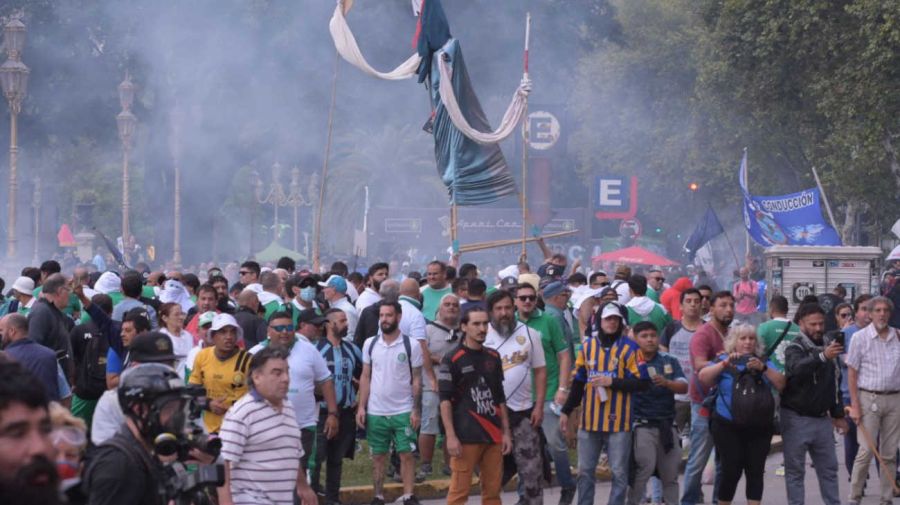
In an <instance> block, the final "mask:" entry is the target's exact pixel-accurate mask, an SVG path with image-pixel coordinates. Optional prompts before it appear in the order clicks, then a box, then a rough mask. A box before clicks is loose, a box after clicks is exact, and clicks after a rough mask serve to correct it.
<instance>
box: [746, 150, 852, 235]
mask: <svg viewBox="0 0 900 505" xmlns="http://www.w3.org/2000/svg"><path fill="white" fill-rule="evenodd" d="M746 171H747V153H746V151H745V152H744V157H743V159H742V160H741V170H740V181H741V191H742V192H743V195H744V204H743V214H744V225H745V226H746V227H747V232H748V233H749V234H750V237H752V238H753V240H755V241H756V243H757V244H759V245H761V246H764V247H768V246H772V245H778V244H781V245H841V237H840V236H839V235H838V233H837V231H835V229H834V228H833V227H831V225H829V224H828V223H827V222H826V221H825V219H824V218H823V217H822V207H821V203H820V200H819V190H818V189H817V188H811V189H805V190H803V191H799V192H797V193H791V194H788V195H780V196H753V195H751V194H750V192H749V191H748V190H747V188H746V186H745V185H744V180H746V178H745V176H744V174H745V173H746Z"/></svg>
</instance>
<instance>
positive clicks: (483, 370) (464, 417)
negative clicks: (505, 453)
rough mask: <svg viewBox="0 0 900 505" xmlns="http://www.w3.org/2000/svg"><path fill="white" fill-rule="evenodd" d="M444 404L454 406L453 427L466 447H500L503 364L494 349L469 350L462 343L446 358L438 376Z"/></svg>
mask: <svg viewBox="0 0 900 505" xmlns="http://www.w3.org/2000/svg"><path fill="white" fill-rule="evenodd" d="M438 391H439V392H440V396H441V401H444V400H448V401H450V402H451V403H452V404H453V427H454V428H455V430H456V436H457V438H459V441H460V442H461V443H464V444H484V443H488V444H499V443H500V442H502V441H503V429H502V425H501V422H500V407H499V406H500V405H502V404H504V403H506V396H505V395H504V393H503V364H502V363H501V361H500V355H499V354H497V352H496V351H494V350H493V349H488V348H486V347H485V348H482V349H481V350H479V351H476V350H473V349H470V348H468V347H466V346H465V344H463V343H460V344H459V345H458V346H456V348H454V349H453V350H451V351H449V352H447V353H446V354H444V359H443V360H441V367H440V370H439V373H438Z"/></svg>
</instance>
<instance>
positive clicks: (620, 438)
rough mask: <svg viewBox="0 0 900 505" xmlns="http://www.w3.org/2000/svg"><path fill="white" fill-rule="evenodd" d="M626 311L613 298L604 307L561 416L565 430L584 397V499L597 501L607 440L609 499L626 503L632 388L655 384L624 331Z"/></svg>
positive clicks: (614, 504)
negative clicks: (642, 375) (596, 489)
mask: <svg viewBox="0 0 900 505" xmlns="http://www.w3.org/2000/svg"><path fill="white" fill-rule="evenodd" d="M623 311H624V309H623V307H622V306H621V305H620V304H619V303H618V302H613V301H610V302H607V303H605V304H603V305H602V306H601V307H600V310H599V311H598V315H599V317H597V318H596V323H595V325H596V331H595V332H594V331H592V332H591V335H590V336H589V337H588V338H586V339H585V341H584V344H582V347H581V352H579V354H578V359H577V360H576V362H575V375H574V377H573V380H572V391H571V393H570V394H569V397H568V399H567V400H566V404H565V405H564V406H563V407H562V414H561V415H560V416H559V428H560V431H562V432H563V433H566V432H567V431H568V429H569V425H568V423H569V415H570V414H571V413H572V411H573V410H575V408H577V407H578V406H579V405H581V404H582V398H583V399H584V408H583V409H582V413H581V421H580V423H579V429H578V477H577V486H578V505H590V504H592V503H594V484H595V481H596V470H597V463H598V461H599V459H600V451H601V449H602V448H603V446H604V445H605V446H606V447H607V453H608V456H609V466H610V469H611V470H612V474H613V479H612V480H613V484H612V489H610V492H609V503H610V504H611V505H624V503H625V493H626V491H627V490H628V471H629V466H630V461H631V451H632V447H631V408H632V407H631V406H632V394H633V393H634V392H636V391H642V390H646V389H647V388H649V386H650V384H649V382H647V381H641V380H640V372H639V370H638V365H637V356H638V346H637V344H636V343H635V342H634V341H633V340H631V339H629V338H628V337H627V336H625V334H624V332H625V320H624V316H623V315H622V313H623Z"/></svg>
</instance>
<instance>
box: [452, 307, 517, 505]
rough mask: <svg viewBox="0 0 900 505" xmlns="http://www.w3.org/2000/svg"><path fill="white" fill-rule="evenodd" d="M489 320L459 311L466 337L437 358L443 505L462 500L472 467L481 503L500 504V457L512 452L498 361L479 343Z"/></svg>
mask: <svg viewBox="0 0 900 505" xmlns="http://www.w3.org/2000/svg"><path fill="white" fill-rule="evenodd" d="M440 313H441V311H440V310H438V316H439V317H440ZM488 319H489V318H488V314H487V311H486V310H485V309H483V308H481V307H475V308H473V309H472V310H470V311H468V312H466V313H465V314H463V315H462V319H461V322H462V331H463V332H464V335H465V337H464V339H463V341H462V342H460V343H459V344H458V345H456V346H455V347H453V348H452V349H450V350H449V351H448V352H446V353H445V354H444V357H443V359H442V361H441V374H440V380H439V382H440V385H439V387H440V390H441V419H442V421H443V423H444V428H445V429H446V431H447V454H449V455H450V456H451V457H452V459H451V461H450V466H451V467H452V470H453V478H452V479H451V481H450V489H449V490H448V492H447V503H448V505H460V504H464V503H466V500H467V499H468V497H469V490H470V488H471V482H472V473H473V472H474V471H475V468H476V467H477V468H480V474H479V479H480V485H481V503H482V504H483V505H500V480H501V478H502V474H503V470H502V468H503V455H505V454H509V452H510V450H512V435H511V434H510V429H509V418H508V413H507V410H506V396H505V394H504V392H503V363H502V362H501V361H500V355H499V354H497V352H496V351H494V350H493V349H488V348H486V347H484V342H485V339H486V338H487V332H488ZM473 372H474V373H473Z"/></svg>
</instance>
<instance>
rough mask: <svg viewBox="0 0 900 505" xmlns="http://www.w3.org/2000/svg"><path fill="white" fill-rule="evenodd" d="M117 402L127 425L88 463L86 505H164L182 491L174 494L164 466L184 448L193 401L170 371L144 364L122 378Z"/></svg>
mask: <svg viewBox="0 0 900 505" xmlns="http://www.w3.org/2000/svg"><path fill="white" fill-rule="evenodd" d="M162 342H163V341H162V340H160V343H161V344H162ZM118 396H119V404H120V405H121V407H122V412H123V413H124V414H125V423H124V424H123V425H122V427H121V428H120V429H119V431H118V432H117V433H116V434H115V436H113V437H112V438H111V439H109V440H107V441H106V442H104V443H103V444H102V445H100V446H99V447H98V448H97V451H96V453H95V455H94V456H92V457H91V458H90V459H91V461H90V464H89V466H88V468H87V470H86V471H85V476H84V486H85V489H86V491H87V494H88V496H89V501H88V503H89V504H90V505H106V504H109V505H112V504H121V503H129V504H140V505H159V504H166V503H168V501H169V500H170V499H172V498H175V497H176V494H177V493H178V492H179V491H181V490H180V489H175V488H173V478H172V477H170V476H169V475H167V471H166V467H165V466H164V464H163V461H162V460H172V459H174V456H175V454H176V453H177V452H179V449H180V448H181V446H182V445H186V444H182V443H180V442H182V441H185V438H184V437H185V433H186V430H185V428H186V423H187V420H188V410H189V409H188V408H189V407H191V406H192V401H191V400H192V398H193V397H194V396H197V395H191V394H190V392H189V390H188V389H187V388H186V387H185V386H184V381H183V380H182V379H181V378H179V377H178V374H177V373H176V372H175V370H174V369H173V368H171V367H170V366H167V365H164V364H161V363H145V364H141V365H137V366H135V367H134V368H131V369H130V370H128V371H127V372H126V373H125V374H123V376H122V380H121V382H120V384H119V388H118ZM175 487H177V486H175Z"/></svg>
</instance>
